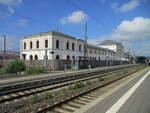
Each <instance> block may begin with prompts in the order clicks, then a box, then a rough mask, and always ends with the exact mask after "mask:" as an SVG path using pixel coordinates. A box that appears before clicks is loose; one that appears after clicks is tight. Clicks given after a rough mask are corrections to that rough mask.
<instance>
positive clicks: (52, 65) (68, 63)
mask: <svg viewBox="0 0 150 113" xmlns="http://www.w3.org/2000/svg"><path fill="white" fill-rule="evenodd" d="M10 61H12V60H0V67H2V66H5V65H6V64H8V63H10ZM24 62H25V64H26V66H27V67H29V66H40V67H44V68H45V61H44V60H25V61H24ZM120 64H128V62H126V61H122V62H120V61H105V60H87V61H84V60H79V61H72V60H47V70H48V71H53V70H65V69H71V68H76V69H78V68H79V69H83V68H89V66H90V67H91V68H94V67H104V66H114V65H120Z"/></svg>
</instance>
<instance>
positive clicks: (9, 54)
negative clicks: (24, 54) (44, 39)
mask: <svg viewBox="0 0 150 113" xmlns="http://www.w3.org/2000/svg"><path fill="white" fill-rule="evenodd" d="M2 59H20V52H18V51H6V54H4V51H0V60H2Z"/></svg>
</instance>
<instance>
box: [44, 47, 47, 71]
mask: <svg viewBox="0 0 150 113" xmlns="http://www.w3.org/2000/svg"><path fill="white" fill-rule="evenodd" d="M44 63H45V66H44V67H45V72H47V49H46V50H45V59H44Z"/></svg>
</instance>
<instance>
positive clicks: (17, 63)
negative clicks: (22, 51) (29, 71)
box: [5, 60, 26, 73]
mask: <svg viewBox="0 0 150 113" xmlns="http://www.w3.org/2000/svg"><path fill="white" fill-rule="evenodd" d="M25 68H26V66H25V64H24V62H23V61H22V60H13V61H11V62H10V63H8V64H7V65H6V67H5V70H6V72H7V73H17V72H21V71H24V70H25Z"/></svg>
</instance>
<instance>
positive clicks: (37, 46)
mask: <svg viewBox="0 0 150 113" xmlns="http://www.w3.org/2000/svg"><path fill="white" fill-rule="evenodd" d="M36 48H39V41H38V40H37V41H36Z"/></svg>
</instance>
